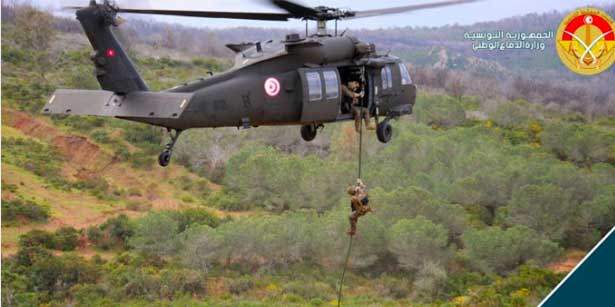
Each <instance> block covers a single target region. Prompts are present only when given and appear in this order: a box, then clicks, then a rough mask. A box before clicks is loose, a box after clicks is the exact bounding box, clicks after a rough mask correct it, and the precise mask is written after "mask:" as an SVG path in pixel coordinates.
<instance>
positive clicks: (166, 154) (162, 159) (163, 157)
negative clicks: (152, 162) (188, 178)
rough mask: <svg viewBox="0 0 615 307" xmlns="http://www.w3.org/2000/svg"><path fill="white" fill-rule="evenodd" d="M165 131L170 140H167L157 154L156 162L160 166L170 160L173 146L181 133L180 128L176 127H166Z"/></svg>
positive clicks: (167, 163)
mask: <svg viewBox="0 0 615 307" xmlns="http://www.w3.org/2000/svg"><path fill="white" fill-rule="evenodd" d="M173 130H175V134H173ZM167 131H168V133H169V137H170V138H171V140H169V142H168V143H167V145H166V146H165V147H164V150H163V151H162V152H161V153H160V155H159V156H158V164H159V165H160V166H162V167H165V166H167V165H169V163H170V162H171V156H172V155H173V146H175V142H177V139H178V138H179V135H180V134H181V133H182V130H178V129H170V128H167Z"/></svg>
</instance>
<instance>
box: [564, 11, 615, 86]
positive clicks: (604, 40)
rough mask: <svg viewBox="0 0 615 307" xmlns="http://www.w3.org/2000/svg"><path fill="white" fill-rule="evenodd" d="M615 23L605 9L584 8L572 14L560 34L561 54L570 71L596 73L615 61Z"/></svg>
mask: <svg viewBox="0 0 615 307" xmlns="http://www.w3.org/2000/svg"><path fill="white" fill-rule="evenodd" d="M614 30H615V22H613V19H612V18H611V17H610V16H609V15H607V14H606V13H605V12H604V11H602V10H598V9H594V8H582V9H578V10H575V11H573V12H572V13H570V14H569V15H568V16H566V18H564V20H563V21H562V23H561V24H560V26H559V29H558V30H557V35H556V44H555V45H556V46H555V48H556V49H557V54H558V55H559V57H560V59H561V60H562V63H564V65H566V67H568V68H569V69H570V70H572V71H574V72H576V73H578V74H582V75H595V74H598V73H601V72H603V71H605V70H607V69H608V68H609V67H610V66H611V65H612V64H613V62H615V33H613V31H614Z"/></svg>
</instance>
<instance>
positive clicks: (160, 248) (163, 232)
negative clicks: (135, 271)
mask: <svg viewBox="0 0 615 307" xmlns="http://www.w3.org/2000/svg"><path fill="white" fill-rule="evenodd" d="M178 229H179V224H178V222H177V221H176V220H174V219H173V218H172V217H171V215H170V214H168V213H166V212H152V213H148V214H147V215H145V216H144V217H142V218H140V219H138V220H137V221H136V224H135V232H134V235H133V236H132V237H131V238H130V239H129V241H128V242H129V245H130V246H131V247H134V248H135V249H136V250H137V251H139V252H142V253H144V254H146V255H148V256H154V257H162V256H166V255H170V254H172V253H175V252H177V250H178V248H179V242H178V240H176V235H177V233H178Z"/></svg>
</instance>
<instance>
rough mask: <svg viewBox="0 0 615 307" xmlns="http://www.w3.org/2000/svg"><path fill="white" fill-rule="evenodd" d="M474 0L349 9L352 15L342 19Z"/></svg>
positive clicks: (396, 12) (403, 11) (473, 0)
mask: <svg viewBox="0 0 615 307" xmlns="http://www.w3.org/2000/svg"><path fill="white" fill-rule="evenodd" d="M476 1H478V0H448V1H440V2H432V3H423V4H413V5H404V6H396V7H389V8H383V9H375V10H365V11H351V14H352V15H351V16H348V17H344V19H356V18H366V17H374V16H381V15H390V14H399V13H406V12H411V11H418V10H424V9H431V8H436V7H444V6H452V5H458V4H466V3H471V2H476Z"/></svg>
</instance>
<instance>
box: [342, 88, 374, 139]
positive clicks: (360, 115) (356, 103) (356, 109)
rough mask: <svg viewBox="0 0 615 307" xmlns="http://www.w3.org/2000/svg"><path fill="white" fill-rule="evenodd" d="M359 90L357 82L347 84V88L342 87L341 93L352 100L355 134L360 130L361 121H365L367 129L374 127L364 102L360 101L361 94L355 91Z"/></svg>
mask: <svg viewBox="0 0 615 307" xmlns="http://www.w3.org/2000/svg"><path fill="white" fill-rule="evenodd" d="M358 89H359V83H358V82H357V81H351V82H348V86H346V85H342V92H343V93H344V95H345V96H347V97H350V98H351V99H352V114H353V116H354V128H355V130H356V131H357V133H358V132H359V131H360V129H361V119H363V120H364V121H365V126H367V129H370V130H373V129H375V126H374V125H373V124H372V122H371V120H370V118H369V110H368V108H367V106H366V105H365V102H363V101H362V99H361V98H363V92H361V93H357V92H355V91H356V90H358Z"/></svg>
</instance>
